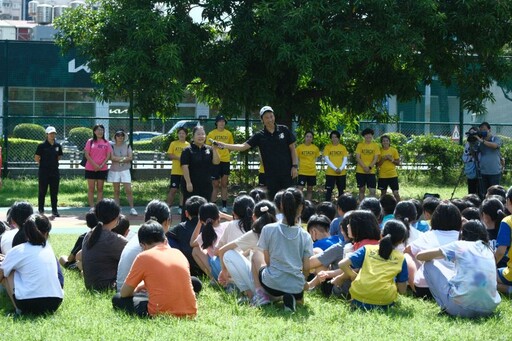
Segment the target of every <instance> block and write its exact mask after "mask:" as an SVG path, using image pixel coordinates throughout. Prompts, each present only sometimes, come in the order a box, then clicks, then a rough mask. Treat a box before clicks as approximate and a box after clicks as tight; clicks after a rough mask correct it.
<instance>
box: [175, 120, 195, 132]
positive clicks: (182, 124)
mask: <svg viewBox="0 0 512 341" xmlns="http://www.w3.org/2000/svg"><path fill="white" fill-rule="evenodd" d="M198 125H201V123H200V122H199V121H197V120H181V121H178V122H176V124H175V125H173V126H172V128H171V129H169V131H168V132H167V134H172V133H174V132H176V131H177V130H178V129H179V128H181V127H184V128H187V130H188V131H189V132H190V130H192V129H193V128H194V127H195V126H198Z"/></svg>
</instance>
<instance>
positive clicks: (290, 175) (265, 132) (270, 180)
mask: <svg viewBox="0 0 512 341" xmlns="http://www.w3.org/2000/svg"><path fill="white" fill-rule="evenodd" d="M260 118H261V121H262V123H263V129H262V130H260V131H258V132H256V133H254V135H253V136H251V137H250V138H249V140H247V141H246V142H245V143H243V144H224V143H219V147H220V148H226V149H229V150H237V151H245V150H247V149H249V148H254V147H258V148H259V150H260V154H261V159H262V161H263V167H264V168H265V176H266V181H267V188H268V194H269V198H271V199H274V196H275V194H276V193H277V192H278V191H279V190H281V189H285V188H287V187H290V186H293V179H295V178H296V177H297V175H298V159H297V153H296V152H295V136H294V135H293V134H292V133H291V132H290V130H289V129H288V127H286V126H284V125H279V124H276V123H275V116H274V110H273V109H272V108H271V107H269V106H264V107H263V108H261V110H260Z"/></svg>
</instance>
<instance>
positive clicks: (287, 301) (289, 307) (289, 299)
mask: <svg viewBox="0 0 512 341" xmlns="http://www.w3.org/2000/svg"><path fill="white" fill-rule="evenodd" d="M283 303H284V311H289V312H292V313H293V312H294V311H295V296H293V295H291V294H284V295H283Z"/></svg>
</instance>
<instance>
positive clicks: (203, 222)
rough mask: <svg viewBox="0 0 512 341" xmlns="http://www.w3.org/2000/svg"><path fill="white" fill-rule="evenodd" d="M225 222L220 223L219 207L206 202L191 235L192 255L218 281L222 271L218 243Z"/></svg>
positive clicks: (205, 271) (202, 268) (213, 280)
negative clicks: (218, 255)
mask: <svg viewBox="0 0 512 341" xmlns="http://www.w3.org/2000/svg"><path fill="white" fill-rule="evenodd" d="M225 229H226V225H225V224H221V223H220V215H219V208H218V207H217V205H215V204H213V203H206V204H204V205H203V206H201V208H200V209H199V222H198V223H197V226H196V228H195V230H194V233H192V237H190V246H191V247H192V248H193V249H192V256H193V257H194V260H195V261H196V263H197V264H198V265H199V267H200V268H201V270H203V272H204V273H205V274H206V275H207V276H208V277H209V278H210V281H211V283H216V282H217V280H218V277H219V273H220V270H221V268H220V260H217V243H218V241H219V240H220V238H221V237H222V234H223V233H224V230H225Z"/></svg>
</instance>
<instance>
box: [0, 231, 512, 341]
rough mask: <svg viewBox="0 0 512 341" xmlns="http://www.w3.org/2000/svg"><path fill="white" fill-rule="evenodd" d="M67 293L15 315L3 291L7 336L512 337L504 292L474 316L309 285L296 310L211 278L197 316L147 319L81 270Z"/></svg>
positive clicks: (0, 306)
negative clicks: (245, 300)
mask: <svg viewBox="0 0 512 341" xmlns="http://www.w3.org/2000/svg"><path fill="white" fill-rule="evenodd" d="M76 237H77V236H76V235H53V236H51V237H50V240H51V243H52V246H53V248H54V250H55V253H56V254H57V255H59V254H66V253H68V252H69V250H70V249H71V247H72V246H73V244H74V242H75V240H76ZM64 275H65V278H66V282H65V298H64V302H63V304H62V306H61V307H60V308H59V310H58V311H57V313H56V314H55V315H52V316H47V317H38V318H30V317H21V318H13V317H12V316H8V313H10V312H11V311H12V307H11V304H10V302H9V300H8V299H7V297H6V296H5V295H0V326H2V336H3V337H4V338H5V339H13V338H16V339H17V340H105V339H106V340H137V341H140V340H170V339H173V340H174V339H179V340H191V339H214V340H227V339H235V340H256V339H257V340H278V339H287V340H294V339H295V340H327V339H335V338H342V339H344V340H356V339H357V340H360V339H361V338H363V337H364V338H366V339H369V340H371V339H379V340H394V339H398V338H406V339H413V340H417V339H423V340H464V339H468V340H478V339H480V340H488V339H491V338H492V339H508V337H507V336H506V335H508V328H507V326H508V325H510V323H511V322H512V305H511V302H510V300H509V299H508V298H504V299H503V301H502V303H501V304H500V305H499V307H498V310H497V313H496V314H495V315H494V316H492V317H489V318H485V319H477V320H468V319H460V318H452V317H449V316H446V315H439V308H438V307H437V305H436V304H435V303H434V302H426V301H422V300H418V299H414V298H411V297H401V298H400V300H399V302H398V304H397V306H396V307H394V308H393V309H391V310H389V311H387V312H378V311H374V312H364V311H360V310H351V309H350V307H349V305H348V303H347V302H345V301H343V300H339V299H332V298H331V299H325V298H323V297H322V296H321V295H320V294H318V293H316V292H313V293H306V294H305V300H306V304H305V305H304V306H300V307H298V309H297V312H296V313H295V314H292V315H291V314H289V313H285V312H284V311H283V308H282V304H281V303H274V304H273V305H271V306H267V307H263V308H260V309H255V308H251V307H248V306H238V305H237V304H236V297H235V296H233V295H228V294H226V293H224V292H222V291H220V290H216V289H214V288H212V287H210V286H209V285H208V284H207V283H208V281H205V285H204V289H203V292H201V294H200V295H199V298H198V305H199V310H198V316H197V318H195V319H193V320H186V319H177V318H172V317H158V318H154V319H140V318H136V317H132V316H128V315H126V314H124V313H120V312H116V311H114V310H113V309H112V306H111V303H110V298H111V295H112V293H101V294H99V293H91V292H89V291H87V290H85V288H84V284H83V280H82V278H81V277H80V276H79V274H77V273H76V272H72V271H66V270H65V273H64Z"/></svg>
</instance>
